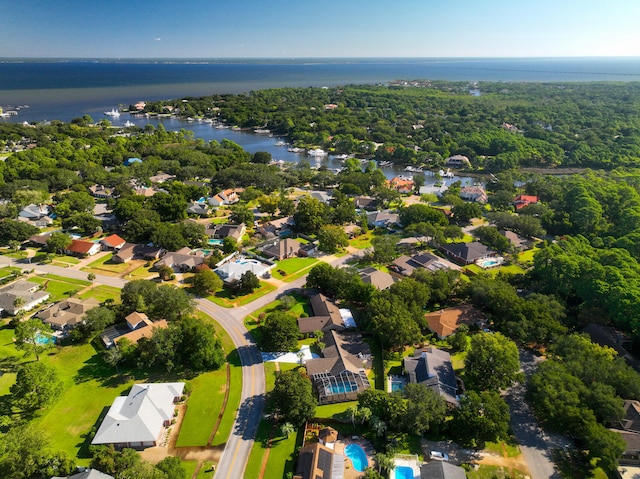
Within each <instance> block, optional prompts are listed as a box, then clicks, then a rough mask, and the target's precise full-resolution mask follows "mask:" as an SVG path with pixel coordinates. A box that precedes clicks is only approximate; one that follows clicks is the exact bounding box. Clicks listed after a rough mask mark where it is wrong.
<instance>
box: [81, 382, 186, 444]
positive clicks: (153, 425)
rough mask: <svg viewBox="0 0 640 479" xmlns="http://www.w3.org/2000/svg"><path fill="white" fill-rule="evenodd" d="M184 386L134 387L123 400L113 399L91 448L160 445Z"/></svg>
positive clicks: (172, 384) (119, 398) (147, 385)
mask: <svg viewBox="0 0 640 479" xmlns="http://www.w3.org/2000/svg"><path fill="white" fill-rule="evenodd" d="M184 386H185V384H184V383H158V384H134V385H133V387H132V388H131V392H130V393H129V394H128V395H127V396H119V397H117V398H115V400H114V401H113V404H112V405H111V407H110V408H109V412H108V413H107V415H106V416H105V418H104V419H103V420H102V424H100V427H99V428H98V432H96V435H95V436H94V438H93V440H92V441H91V444H96V445H98V444H110V445H113V446H114V447H115V448H116V449H122V448H125V447H129V448H133V449H144V448H147V447H153V446H157V445H158V444H160V443H161V440H162V436H163V434H164V432H165V428H166V427H167V426H169V425H170V424H171V421H172V419H173V417H174V411H175V404H176V402H178V401H179V400H180V398H181V397H182V393H183V391H184Z"/></svg>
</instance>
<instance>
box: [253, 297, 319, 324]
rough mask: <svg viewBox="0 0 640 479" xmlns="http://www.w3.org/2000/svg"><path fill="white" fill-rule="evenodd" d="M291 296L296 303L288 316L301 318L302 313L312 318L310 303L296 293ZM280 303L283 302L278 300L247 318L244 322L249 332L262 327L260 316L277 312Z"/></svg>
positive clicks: (288, 312)
mask: <svg viewBox="0 0 640 479" xmlns="http://www.w3.org/2000/svg"><path fill="white" fill-rule="evenodd" d="M289 296H292V297H293V298H294V299H295V300H296V302H295V304H294V305H293V307H292V308H291V309H290V310H288V311H287V314H290V315H291V316H295V317H296V318H299V317H300V316H301V315H302V313H307V314H308V315H309V316H312V311H311V306H310V305H309V301H308V300H307V299H306V298H304V297H302V296H300V295H299V294H295V293H292V294H290V295H289ZM280 302H281V301H280V300H279V299H277V300H275V301H274V302H272V303H269V304H267V305H266V306H263V307H262V308H260V309H258V310H256V311H254V312H253V313H251V314H250V315H249V316H247V317H246V318H245V320H244V324H245V326H246V327H247V329H248V330H249V332H251V331H252V330H254V329H256V328H257V327H258V326H260V323H259V322H258V316H260V314H261V313H265V314H269V313H271V312H273V311H276V310H277V309H278V307H279V306H280Z"/></svg>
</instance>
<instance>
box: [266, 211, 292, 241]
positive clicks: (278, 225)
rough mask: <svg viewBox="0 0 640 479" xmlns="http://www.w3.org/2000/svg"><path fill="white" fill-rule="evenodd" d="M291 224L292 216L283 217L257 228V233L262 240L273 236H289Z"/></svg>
mask: <svg viewBox="0 0 640 479" xmlns="http://www.w3.org/2000/svg"><path fill="white" fill-rule="evenodd" d="M292 224H293V217H292V216H285V217H284V218H278V219H277V220H271V221H267V222H266V223H263V224H261V225H260V226H259V227H258V233H260V234H261V235H262V236H263V237H264V238H273V237H275V236H287V235H290V234H291V225H292Z"/></svg>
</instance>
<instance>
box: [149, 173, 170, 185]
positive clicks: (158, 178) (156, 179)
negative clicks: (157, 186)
mask: <svg viewBox="0 0 640 479" xmlns="http://www.w3.org/2000/svg"><path fill="white" fill-rule="evenodd" d="M175 177H176V175H169V174H167V173H158V174H157V175H154V176H150V177H149V181H150V182H151V183H164V182H165V181H169V180H173V179H174V178H175Z"/></svg>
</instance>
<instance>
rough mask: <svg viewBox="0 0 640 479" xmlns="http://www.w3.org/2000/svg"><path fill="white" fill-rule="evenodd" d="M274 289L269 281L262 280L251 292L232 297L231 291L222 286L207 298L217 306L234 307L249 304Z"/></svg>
mask: <svg viewBox="0 0 640 479" xmlns="http://www.w3.org/2000/svg"><path fill="white" fill-rule="evenodd" d="M275 290H276V287H275V286H273V285H271V284H269V283H265V282H264V281H260V287H259V288H258V289H256V290H255V291H254V292H253V293H251V294H247V295H244V296H236V297H233V296H232V295H231V292H230V291H229V290H228V289H227V288H224V289H222V290H220V291H218V292H217V293H215V294H212V295H211V296H208V297H207V299H208V300H209V301H213V302H214V303H216V304H217V305H218V306H222V307H223V308H234V307H237V306H244V305H245V304H249V303H250V302H252V301H255V300H256V299H258V298H261V297H262V296H264V295H265V294H268V293H270V292H271V291H275Z"/></svg>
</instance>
